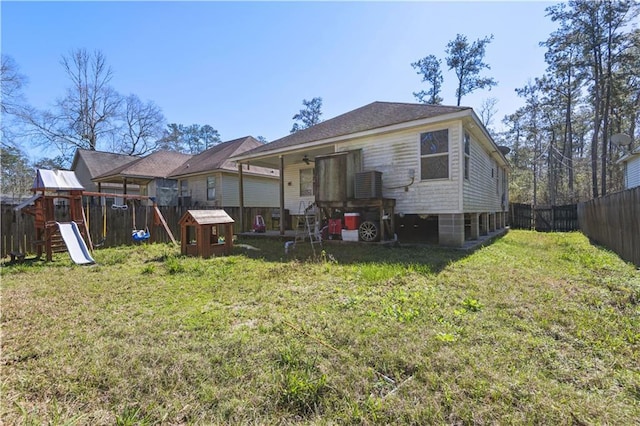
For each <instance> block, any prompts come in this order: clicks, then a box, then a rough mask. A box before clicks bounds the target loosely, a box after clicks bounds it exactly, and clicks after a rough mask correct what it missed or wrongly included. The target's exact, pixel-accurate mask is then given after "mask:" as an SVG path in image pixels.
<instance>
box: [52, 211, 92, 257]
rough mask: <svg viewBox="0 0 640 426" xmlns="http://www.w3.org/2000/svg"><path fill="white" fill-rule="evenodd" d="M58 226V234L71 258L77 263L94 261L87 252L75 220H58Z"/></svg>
mask: <svg viewBox="0 0 640 426" xmlns="http://www.w3.org/2000/svg"><path fill="white" fill-rule="evenodd" d="M58 227H59V228H60V235H62V239H63V240H64V243H65V244H66V245H67V250H68V251H69V256H71V260H73V261H74V262H75V263H77V264H78V265H87V264H91V263H96V262H95V260H93V258H92V257H91V255H90V254H89V250H88V249H87V245H86V244H85V243H84V240H83V239H82V235H81V234H80V230H79V229H78V225H76V223H75V222H71V223H60V222H58Z"/></svg>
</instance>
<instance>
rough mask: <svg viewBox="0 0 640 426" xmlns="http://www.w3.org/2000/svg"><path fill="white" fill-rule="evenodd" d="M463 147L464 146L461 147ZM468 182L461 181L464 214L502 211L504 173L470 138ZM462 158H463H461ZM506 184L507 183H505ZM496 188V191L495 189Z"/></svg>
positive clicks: (475, 141) (474, 140) (504, 190)
mask: <svg viewBox="0 0 640 426" xmlns="http://www.w3.org/2000/svg"><path fill="white" fill-rule="evenodd" d="M462 146H463V147H464V145H462ZM470 153H471V155H470V159H469V180H466V179H463V180H464V182H463V204H464V211H465V212H481V211H484V212H496V211H502V195H503V193H504V194H505V205H506V203H507V201H508V197H507V193H506V190H507V188H504V185H503V178H502V177H503V174H504V173H506V171H505V170H504V169H503V168H500V167H499V166H498V163H497V162H496V161H495V160H494V159H493V158H491V157H490V156H489V154H488V153H487V152H486V151H485V150H484V149H483V148H482V146H480V144H479V143H478V141H477V140H476V139H475V138H474V137H473V136H471V146H470ZM463 158H464V157H463ZM507 184H508V181H507ZM496 188H497V189H496Z"/></svg>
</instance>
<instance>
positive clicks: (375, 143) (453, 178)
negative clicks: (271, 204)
mask: <svg viewBox="0 0 640 426" xmlns="http://www.w3.org/2000/svg"><path fill="white" fill-rule="evenodd" d="M460 127H461V126H460V125H459V122H449V123H440V124H438V125H436V126H424V127H420V128H416V129H412V130H406V131H402V132H396V133H390V134H387V135H378V136H375V137H366V138H361V139H357V140H353V141H349V142H345V143H341V144H339V145H338V146H337V149H336V151H346V150H350V149H362V159H363V171H369V170H377V171H380V172H382V185H383V196H384V197H386V198H395V199H396V212H398V213H405V214H434V213H455V212H460V210H461V205H460V196H459V193H460V191H459V188H460V183H459V181H460V159H459V156H460V146H461V144H460ZM445 128H447V129H449V178H448V179H440V180H426V181H421V180H420V133H423V132H428V131H433V130H440V129H445ZM285 174H286V171H285ZM412 175H413V180H414V182H413V184H411V185H410V183H411V181H412ZM405 187H406V188H407V191H405ZM285 199H286V195H285Z"/></svg>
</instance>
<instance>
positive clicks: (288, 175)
mask: <svg viewBox="0 0 640 426" xmlns="http://www.w3.org/2000/svg"><path fill="white" fill-rule="evenodd" d="M312 168H313V166H311V165H309V166H308V165H306V164H303V163H300V164H293V165H291V166H288V167H285V170H284V208H285V209H288V210H289V213H291V214H298V211H299V209H300V202H301V201H302V202H303V204H304V205H305V206H308V205H309V204H310V203H313V202H314V201H315V197H314V196H310V197H301V196H300V169H312Z"/></svg>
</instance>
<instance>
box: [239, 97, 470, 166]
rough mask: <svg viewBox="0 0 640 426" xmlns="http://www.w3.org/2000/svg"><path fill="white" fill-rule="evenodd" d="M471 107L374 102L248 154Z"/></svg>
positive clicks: (436, 115)
mask: <svg viewBox="0 0 640 426" xmlns="http://www.w3.org/2000/svg"><path fill="white" fill-rule="evenodd" d="M470 109H471V108H470V107H456V106H445V105H428V104H409V103H399V102H373V103H370V104H368V105H365V106H363V107H360V108H357V109H354V110H353V111H349V112H347V113H345V114H342V115H339V116H337V117H334V118H331V119H329V120H326V121H323V122H321V123H319V124H316V125H315V126H311V127H309V128H307V129H304V130H300V131H298V132H296V133H292V134H290V135H288V136H285V137H283V138H280V139H278V140H275V141H273V142H271V143H268V144H266V145H263V146H260V147H258V148H255V149H253V150H251V151H249V152H247V153H246V154H248V155H253V154H259V153H265V152H269V151H273V150H277V149H283V148H288V147H293V146H296V145H301V144H305V143H310V142H314V141H320V140H323V139H329V138H334V137H338V136H345V135H349V134H353V133H358V132H364V131H367V130H373V129H377V128H382V127H387V126H391V125H394V124H400V123H406V122H410V121H415V120H421V119H427V118H433V117H438V116H441V115H446V114H452V113H456V112H459V111H465V110H470Z"/></svg>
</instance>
